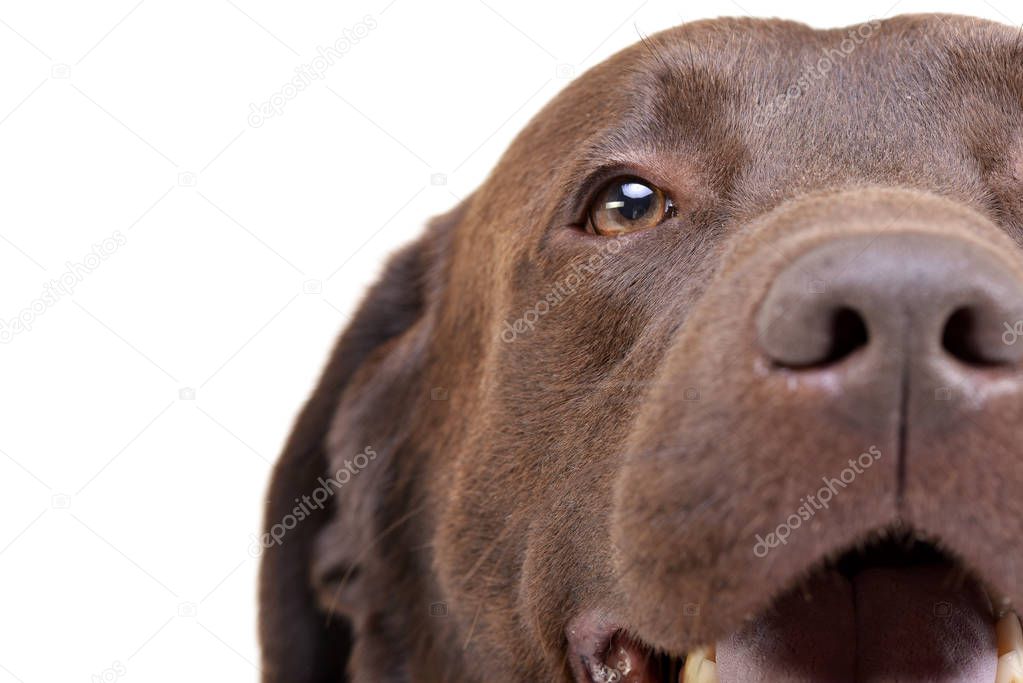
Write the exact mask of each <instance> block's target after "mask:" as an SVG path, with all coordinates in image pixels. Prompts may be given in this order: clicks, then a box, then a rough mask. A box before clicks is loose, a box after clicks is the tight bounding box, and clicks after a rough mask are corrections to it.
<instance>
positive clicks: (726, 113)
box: [261, 16, 1023, 683]
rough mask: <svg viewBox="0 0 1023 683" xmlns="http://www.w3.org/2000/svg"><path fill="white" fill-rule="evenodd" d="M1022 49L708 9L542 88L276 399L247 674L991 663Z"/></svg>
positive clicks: (1011, 579) (501, 677) (566, 673)
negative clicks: (291, 402)
mask: <svg viewBox="0 0 1023 683" xmlns="http://www.w3.org/2000/svg"><path fill="white" fill-rule="evenodd" d="M1021 63H1023V41H1021V39H1020V37H1019V34H1018V32H1016V31H1015V30H1012V29H1009V28H1008V27H1003V26H1000V25H996V24H991V23H986V22H981V21H979V20H972V19H966V18H961V17H952V16H908V17H900V18H896V19H891V20H887V21H879V22H871V23H867V24H863V25H860V26H856V27H852V28H849V29H841V30H833V31H818V30H812V29H810V28H808V27H806V26H803V25H799V24H795V23H788V22H781V21H755V20H715V21H704V22H698V23H694V24H688V25H685V26H682V27H679V28H677V29H673V30H670V31H667V32H664V33H661V34H658V35H656V36H654V37H652V38H649V39H646V40H644V41H642V42H641V43H639V44H637V45H635V46H633V47H631V48H629V49H627V50H625V51H623V52H621V53H619V54H618V55H616V56H614V57H612V58H611V59H610V60H608V61H606V62H604V63H603V64H600V65H599V66H597V67H595V68H593V69H591V70H590V71H589V72H587V73H586V74H585V75H583V76H582V77H580V78H579V79H578V80H576V81H575V82H573V83H572V84H571V85H569V86H568V87H567V88H566V89H565V90H564V91H563V92H562V93H561V94H560V95H558V97H557V98H556V99H555V100H554V101H553V102H551V103H550V104H549V105H548V106H547V107H546V108H545V109H544V110H543V111H542V112H541V113H540V114H539V115H538V116H537V117H536V118H535V119H534V120H533V121H532V122H531V123H530V124H529V125H528V126H527V128H526V129H525V130H524V131H523V132H522V133H521V134H520V135H519V136H518V137H517V138H516V140H515V141H514V143H513V144H512V145H511V147H510V148H509V150H508V151H507V152H506V154H505V155H504V157H503V158H502V159H501V161H500V162H499V164H498V165H497V167H496V169H495V170H494V172H493V173H492V174H491V176H490V177H489V178H488V180H487V181H486V182H485V183H484V184H483V185H482V186H481V187H480V188H479V189H478V190H477V191H476V192H475V193H474V194H473V195H472V196H471V197H469V198H468V199H466V200H465V201H464V202H463V203H462V204H461V205H460V206H459V207H457V208H456V209H454V210H453V211H452V212H451V213H449V214H448V215H446V216H442V217H440V218H439V219H436V220H435V221H434V222H433V223H432V224H431V226H430V228H429V229H428V230H427V231H426V233H425V234H424V236H423V237H422V238H421V239H420V240H419V241H418V242H417V243H415V244H414V245H412V246H411V247H409V248H407V249H406V250H405V251H403V252H402V253H401V254H399V255H398V256H396V257H395V258H394V260H392V262H391V263H390V265H389V266H388V267H387V269H386V271H385V272H384V274H383V276H382V278H381V280H380V282H379V283H378V284H377V285H376V286H375V287H374V288H373V290H372V291H371V292H370V293H369V295H368V297H367V298H366V300H365V301H364V303H363V305H362V307H361V308H360V310H359V311H358V313H357V314H356V316H355V318H354V319H353V321H352V322H351V324H350V326H349V328H348V329H347V330H346V331H345V333H344V334H343V335H342V337H341V339H340V341H339V342H338V346H337V348H336V350H335V353H334V356H333V358H332V360H331V362H330V364H329V366H328V367H327V369H326V371H325V373H324V375H323V379H322V380H321V383H320V385H319V387H318V388H317V390H316V391H315V393H314V395H313V397H312V399H311V400H310V402H309V404H308V405H307V407H306V408H305V410H304V412H303V413H302V415H301V417H300V418H299V421H298V424H297V426H296V429H295V431H294V433H293V435H292V437H291V440H290V441H289V444H288V445H287V447H286V449H285V453H284V455H283V456H282V458H281V461H280V463H279V465H278V468H277V471H276V473H275V476H274V481H273V484H272V486H271V491H270V497H269V506H268V512H267V530H268V534H269V536H268V537H269V538H272V539H273V542H271V543H267V544H266V545H267V548H266V551H265V555H264V564H263V572H262V579H261V605H262V615H261V626H262V641H263V649H264V671H265V679H266V680H267V681H284V680H287V681H328V680H334V681H337V680H344V676H345V675H346V674H345V673H344V672H345V671H347V672H348V674H347V675H349V676H350V677H351V680H354V681H358V682H362V683H368V682H370V681H374V682H375V681H385V680H386V681H524V680H533V681H541V680H542V681H571V680H575V681H577V682H578V683H609V682H611V681H636V682H639V683H647V682H652V681H660V680H672V681H674V680H682V679H683V678H684V679H685V680H701V681H708V680H716V679H714V678H711V677H710V676H719V678H720V680H721V681H724V682H725V683H728V682H733V681H741V682H742V683H748V682H749V681H776V680H789V681H853V680H863V681H865V680H870V681H881V680H896V679H899V680H902V678H900V676H902V677H904V676H906V675H910V673H911V674H912V675H915V676H918V677H919V676H922V677H923V678H921V680H923V679H927V680H941V681H959V680H969V681H974V680H976V681H992V680H994V679H995V675H996V671H995V669H996V665H1000V664H999V662H1000V660H999V659H998V657H999V655H1006V656H1013V655H1014V650H1013V648H1012V647H1011V644H1012V642H1013V638H1014V634H1015V633H1016V632H1018V625H1015V624H1016V622H1015V618H1014V617H1012V614H1011V611H1009V610H1011V606H1012V605H1013V604H1017V605H1018V604H1019V600H1020V599H1021V597H1023V596H1021V595H1020V576H1019V572H1020V571H1023V566H1021V565H1023V555H1021V553H1020V551H1017V550H1015V540H1016V539H1017V538H1020V537H1021V536H1023V496H1021V495H1020V491H1023V446H1021V445H1020V443H1019V440H1018V439H1016V438H1015V435H1016V433H1017V431H1018V425H1019V424H1020V422H1021V419H1023V375H1021V373H1020V362H1021V359H1023V339H1018V337H1023V322H1020V323H1019V325H1017V321H1023V253H1021V247H1020V243H1021V235H1023V69H1021V68H1020V64H1021ZM289 518H290V522H291V523H290V524H289V523H288V521H289ZM1007 611H1008V612H1009V617H1007V618H1006V619H1003V620H1002V621H999V617H1001V615H1002V614H1003V613H1006V612H1007ZM996 623H998V629H999V631H998V633H999V635H998V637H996ZM1021 642H1023V640H1021ZM1006 643H1009V645H1008V646H1007V645H1006ZM687 654H688V663H684V660H685V657H686V655H687ZM701 666H702V667H703V668H702V672H701V670H700V667H701ZM1006 666H1009V665H1008V664H1006ZM683 667H685V668H686V670H685V672H684V673H683V672H682V669H683ZM998 675H1002V673H1001V672H999V674H998ZM700 676H704V678H700ZM680 677H681V678H680ZM1006 680H1008V679H1006Z"/></svg>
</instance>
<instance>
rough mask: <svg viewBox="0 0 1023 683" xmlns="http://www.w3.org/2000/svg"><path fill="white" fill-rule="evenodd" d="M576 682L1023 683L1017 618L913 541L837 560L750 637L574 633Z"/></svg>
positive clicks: (602, 629)
mask: <svg viewBox="0 0 1023 683" xmlns="http://www.w3.org/2000/svg"><path fill="white" fill-rule="evenodd" d="M568 639H569V646H570V648H571V649H572V652H571V654H572V657H573V659H572V668H573V672H574V674H575V677H576V682H577V683H760V682H764V683H767V682H774V683H777V682H779V681H785V682H793V683H803V682H805V683H868V682H869V683H880V682H882V681H919V682H924V681H928V682H934V683H953V682H956V683H959V682H964V683H965V682H968V683H992V682H994V683H1023V632H1021V628H1020V622H1019V618H1018V617H1017V615H1016V613H1015V612H1012V611H1009V610H1007V609H1006V608H1005V607H1004V606H1002V602H1001V601H1000V600H998V599H997V598H993V597H992V592H991V591H989V590H987V589H986V588H985V587H984V586H983V585H982V583H981V582H980V581H979V580H978V579H977V578H975V577H974V576H973V575H972V574H971V573H970V572H969V571H968V570H966V569H965V568H963V567H962V566H961V565H960V564H958V563H957V562H955V561H953V560H951V559H950V558H948V557H947V556H946V555H944V554H942V553H941V552H939V551H938V550H936V549H935V548H934V546H931V545H929V544H927V543H923V542H920V541H917V540H910V539H908V538H906V537H902V538H898V539H888V540H885V541H883V542H878V543H875V544H871V545H869V546H868V547H866V548H861V549H856V550H853V551H850V552H848V553H846V554H845V555H843V556H842V557H840V558H838V559H837V560H835V561H832V562H828V563H827V564H826V565H824V566H822V567H819V568H818V569H816V570H815V571H814V572H812V573H811V574H810V575H809V576H808V577H807V578H805V579H804V580H803V581H802V582H800V583H799V584H798V585H796V586H795V587H793V588H791V589H789V590H788V591H787V592H785V593H783V594H782V595H780V596H777V597H776V598H775V599H774V600H773V601H772V602H771V606H770V607H769V608H768V609H767V610H765V611H764V612H762V613H761V614H759V615H757V616H755V617H753V618H752V619H750V620H748V621H747V622H746V623H745V624H744V625H743V626H742V627H741V628H740V630H739V631H737V632H735V633H732V634H730V635H727V636H725V637H723V638H721V639H720V640H718V641H717V642H716V643H713V644H709V645H707V646H706V647H701V648H696V649H693V650H691V651H689V652H688V653H669V652H660V651H657V650H656V649H654V648H652V647H650V646H649V645H647V644H645V643H644V642H643V641H642V640H640V639H638V638H637V637H635V636H634V635H633V634H632V633H630V631H629V629H628V628H627V627H626V626H623V625H621V624H616V623H614V622H613V621H612V620H609V619H602V618H600V617H594V616H593V615H589V616H587V615H584V616H583V617H582V618H579V619H576V620H575V621H574V622H573V623H572V624H571V625H570V626H569V633H568Z"/></svg>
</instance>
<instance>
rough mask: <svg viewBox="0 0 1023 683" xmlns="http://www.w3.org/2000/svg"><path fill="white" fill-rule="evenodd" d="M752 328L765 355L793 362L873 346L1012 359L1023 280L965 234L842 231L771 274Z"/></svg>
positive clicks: (834, 359) (987, 360)
mask: <svg viewBox="0 0 1023 683" xmlns="http://www.w3.org/2000/svg"><path fill="white" fill-rule="evenodd" d="M1017 323H1018V324H1017ZM756 331H757V334H758V336H759V342H760V346H761V348H762V349H763V351H764V352H765V354H766V355H767V356H768V358H769V359H770V360H771V361H773V362H774V363H775V364H776V365H779V366H783V367H789V368H811V367H826V366H830V365H833V364H837V363H840V362H841V361H842V360H843V359H845V358H846V357H848V356H850V355H852V354H855V353H856V352H858V351H861V350H868V349H876V350H880V351H890V352H893V353H902V354H905V356H906V357H912V358H915V359H919V360H940V359H941V358H942V357H943V358H944V359H948V360H950V361H952V362H953V363H957V364H961V365H967V366H991V365H1008V364H1013V363H1017V362H1019V361H1020V360H1021V359H1023V281H1021V280H1020V278H1019V277H1018V276H1017V275H1016V274H1015V272H1014V271H1013V270H1011V269H1010V268H1009V266H1008V265H1006V264H1005V263H1003V262H1002V260H1001V259H1000V258H998V256H997V255H996V254H994V253H992V252H991V251H990V250H989V249H987V248H984V247H980V246H977V245H975V244H973V243H972V242H970V241H967V240H966V239H963V238H958V237H953V236H946V235H932V234H922V233H891V234H883V233H882V234H874V235H856V236H850V237H842V238H836V239H833V240H831V241H828V242H826V243H825V244H823V245H820V246H818V247H816V248H814V249H812V250H811V251H809V252H807V253H805V254H803V255H802V256H800V257H798V258H796V259H795V260H794V261H793V262H792V263H791V264H790V265H789V266H788V267H787V268H786V269H785V270H784V271H782V273H781V274H780V275H779V276H778V277H777V278H776V279H775V281H774V283H773V284H772V285H771V287H770V289H769V291H768V294H767V297H766V298H765V299H764V302H763V303H762V305H761V307H760V309H759V312H758V315H757V320H756Z"/></svg>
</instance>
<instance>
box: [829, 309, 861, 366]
mask: <svg viewBox="0 0 1023 683" xmlns="http://www.w3.org/2000/svg"><path fill="white" fill-rule="evenodd" d="M869 341H870V334H869V333H868V332H867V324H866V322H864V320H863V316H861V315H860V314H859V313H858V312H857V311H855V310H854V309H852V308H847V307H843V308H839V309H838V310H837V311H835V314H834V315H833V316H832V318H831V348H829V349H828V353H827V355H826V356H825V357H824V358H823V359H822V360H821V362H820V365H833V364H834V363H838V362H840V361H841V360H843V359H844V358H846V357H848V356H851V355H852V354H853V353H855V352H856V350H857V349H860V348H863V347H865V346H866V345H867V343H868V342H869Z"/></svg>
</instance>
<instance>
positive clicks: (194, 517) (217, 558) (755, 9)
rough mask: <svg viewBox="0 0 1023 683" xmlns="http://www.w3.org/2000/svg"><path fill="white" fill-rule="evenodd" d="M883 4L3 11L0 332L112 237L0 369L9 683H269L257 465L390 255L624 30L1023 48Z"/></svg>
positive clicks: (1, 565) (0, 558)
mask: <svg viewBox="0 0 1023 683" xmlns="http://www.w3.org/2000/svg"><path fill="white" fill-rule="evenodd" d="M893 2H894V0H863V1H862V2H857V3H840V4H839V6H837V7H833V6H830V3H827V4H826V3H820V2H814V3H805V4H804V3H796V2H781V1H777V0H776V1H773V2H772V1H768V0H741V4H740V2H733V1H725V2H714V1H707V2H700V3H680V2H668V1H661V0H648V1H647V2H643V1H642V0H632V1H630V0H618V1H616V2H604V3H596V2H582V1H581V0H580V1H579V2H573V3H554V2H551V1H550V0H544V1H543V2H522V1H518V0H486V2H484V1H483V0H454V1H450V2H444V3H443V4H440V3H427V2H422V1H416V0H393V1H392V0H372V1H369V2H343V3H341V2H322V3H316V2H303V3H282V2H269V1H268V0H186V1H181V0H175V1H173V2H172V1H171V0H143V1H142V2H139V1H138V0H126V1H124V2H102V3H98V2H97V3H85V2H71V1H70V0H68V1H67V2H62V3H47V2H31V3H30V2H22V3H11V2H3V3H0V64H3V67H2V69H0V79H2V87H0V273H2V284H3V286H2V287H0V319H2V320H4V321H8V322H9V321H10V320H11V319H14V318H17V317H18V316H19V315H21V314H22V311H23V310H24V309H26V308H31V306H32V305H33V302H36V300H38V299H39V298H40V297H41V296H42V294H43V292H44V286H45V283H46V282H48V281H50V280H51V279H59V278H61V277H62V275H63V274H64V272H65V270H66V269H67V267H68V266H67V264H68V262H71V263H72V264H76V263H82V262H83V260H84V259H85V257H86V255H87V254H89V253H90V252H92V251H93V249H94V246H93V245H96V244H100V243H102V241H103V240H104V239H106V238H111V237H112V236H115V234H118V231H119V235H120V236H122V237H119V238H116V239H119V240H120V241H122V242H123V244H121V245H115V247H116V248H115V249H113V251H112V253H109V254H108V255H107V256H106V258H104V259H100V260H99V263H98V265H96V267H95V268H93V269H91V270H90V271H85V270H83V269H81V268H78V269H77V272H78V274H79V276H80V277H77V276H72V279H74V280H76V282H75V283H74V288H73V292H71V293H68V294H66V295H64V294H62V295H61V296H59V297H58V298H56V300H55V301H51V302H50V303H49V304H48V305H45V306H42V308H41V309H40V304H39V303H36V306H37V311H36V312H34V313H31V314H27V315H28V317H31V318H32V322H31V329H30V330H24V331H20V332H17V333H13V332H9V333H8V334H7V336H6V342H7V343H3V344H0V382H2V387H3V388H2V391H0V424H2V426H3V427H2V429H0V683H8V682H9V681H22V682H23V683H33V682H46V683H51V682H54V681H90V680H103V681H107V682H109V681H113V680H115V679H117V680H120V679H124V680H127V681H132V680H137V681H214V680H231V681H242V680H248V681H254V680H256V679H257V676H258V661H259V656H258V649H257V645H256V638H255V615H256V605H255V577H256V570H257V565H258V562H257V560H256V559H254V558H253V557H252V556H251V555H250V552H249V549H250V547H251V545H252V542H253V537H254V536H255V535H256V534H257V533H258V532H259V524H260V514H261V500H262V496H263V493H264V489H265V485H266V481H267V476H268V473H269V470H270V464H271V462H272V461H273V459H274V458H275V456H276V453H277V452H278V450H279V448H280V447H281V445H282V442H283V440H284V438H285V436H286V434H287V432H288V429H289V426H290V423H291V420H292V418H293V416H294V414H295V412H296V410H297V408H298V407H299V406H300V404H301V402H302V401H303V400H304V398H305V397H306V395H307V393H308V392H309V390H310V388H311V387H312V385H313V382H314V380H315V378H316V376H317V373H318V371H319V369H320V367H321V364H322V363H323V361H324V359H325V356H326V353H327V351H328V348H329V346H330V344H331V342H332V340H333V337H334V336H335V334H336V333H337V332H338V330H339V329H340V328H341V327H342V326H343V324H344V322H345V320H346V318H347V317H348V315H349V313H350V312H351V310H352V307H353V305H354V304H355V302H356V301H357V299H358V297H359V295H360V293H361V292H362V291H363V290H364V289H365V288H366V286H367V285H368V284H369V283H370V282H371V281H372V280H373V278H374V276H375V274H376V273H377V272H378V270H379V268H380V265H381V263H382V261H383V259H384V258H385V256H386V255H387V254H388V253H390V252H391V251H393V250H394V249H395V248H396V247H397V246H399V245H401V244H403V243H405V242H406V241H408V240H410V239H411V238H413V237H414V236H415V235H416V234H417V233H418V232H419V231H420V229H421V227H422V225H423V222H424V220H425V219H426V218H427V217H429V216H431V215H433V214H437V213H440V212H442V211H444V210H446V209H448V208H449V207H451V206H452V205H454V204H455V203H457V201H458V200H459V198H460V197H463V196H465V195H466V194H468V193H469V192H471V191H472V189H473V188H474V187H475V186H476V185H477V184H478V183H479V182H480V181H481V180H482V178H483V177H484V176H485V175H486V173H487V172H488V170H489V169H490V168H491V167H492V166H493V164H494V162H495V161H496V159H497V157H498V156H499V155H500V153H501V152H502V150H503V149H504V148H505V147H506V145H507V144H508V142H509V140H510V139H511V137H512V136H513V135H514V134H515V132H516V131H518V130H519V129H520V128H521V127H522V126H523V125H524V124H525V122H526V121H527V120H528V119H529V117H530V116H532V115H533V114H534V113H535V112H536V111H537V110H538V109H539V108H540V107H541V106H542V105H543V104H544V103H545V102H547V101H548V100H549V99H550V98H551V97H552V96H553V95H554V94H555V93H556V92H557V91H558V90H559V89H560V88H562V87H563V86H564V85H565V83H566V82H567V80H568V78H569V77H571V75H572V74H578V73H580V72H581V71H582V70H584V69H586V68H587V67H589V66H592V65H593V64H595V63H597V62H599V61H601V60H603V59H604V58H605V57H607V56H609V55H610V54H612V53H613V52H615V51H617V50H619V49H620V48H622V47H625V46H626V45H629V44H631V43H632V42H634V41H636V39H637V37H638V35H639V33H640V32H641V33H643V34H647V33H652V32H655V31H657V30H660V29H663V28H667V27H669V26H672V25H675V24H678V23H681V22H684V21H689V20H692V19H696V18H700V17H710V16H718V15H743V14H752V15H755V16H783V17H788V18H795V19H799V20H803V21H806V22H809V23H811V24H813V25H815V26H822V27H824V26H837V25H845V24H852V23H857V22H860V21H864V20H866V19H869V18H875V17H882V16H888V15H891V14H897V13H903V12H920V11H928V10H942V11H949V12H958V13H966V14H974V15H979V16H984V17H987V18H991V19H995V20H999V21H1003V22H1007V23H1012V24H1015V25H1019V24H1020V23H1023V10H1020V9H1019V5H1018V4H1016V3H1012V2H1009V1H1008V0H992V2H990V3H989V2H987V1H986V0H962V1H960V2H949V1H945V2H942V1H940V0H939V1H937V2H918V1H916V0H903V1H902V2H899V3H896V4H895V5H894V6H893V4H892V3H893ZM367 17H369V18H367ZM360 22H362V23H363V24H365V25H369V24H372V25H373V26H375V28H372V29H370V30H369V31H368V32H367V31H365V30H364V29H362V28H360V29H358V32H359V33H362V34H363V37H362V38H361V39H360V40H358V42H357V43H355V44H353V45H352V46H351V49H350V50H349V51H347V52H346V53H345V54H343V56H341V57H340V58H338V59H336V60H335V64H333V65H332V66H330V67H329V69H328V70H327V71H326V72H325V73H324V78H323V79H322V80H318V81H315V82H314V83H313V84H312V85H311V86H310V87H309V88H307V89H305V90H303V91H301V92H298V93H297V94H296V95H295V96H294V97H293V98H292V99H290V100H287V101H286V103H285V104H284V106H283V108H282V109H281V111H280V113H279V115H275V116H273V117H270V118H268V119H266V120H265V121H263V122H262V125H261V126H259V127H253V126H252V125H250V117H249V115H250V105H252V104H259V103H262V102H264V101H266V100H268V99H269V98H270V97H271V96H272V95H274V94H275V93H279V92H281V90H282V87H283V86H284V85H285V84H286V83H287V82H288V81H289V80H290V79H292V78H293V77H294V76H295V69H296V68H300V67H302V66H303V65H309V64H311V63H312V61H313V59H314V58H315V57H316V55H317V48H318V47H319V46H324V47H326V46H328V45H331V44H333V43H334V42H335V41H336V40H337V39H338V38H340V37H342V36H344V35H346V33H345V32H346V30H347V31H355V30H356V27H357V26H358V25H359V24H360ZM537 172H538V173H543V169H537ZM438 174H439V175H438ZM112 244H114V242H108V246H109V245H112ZM90 258H93V257H90ZM94 265H95V263H94ZM73 267H74V266H73ZM78 280H80V281H78ZM2 325H3V323H0V337H3V334H4V333H3V331H2V330H3V329H4V328H3V327H2Z"/></svg>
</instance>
